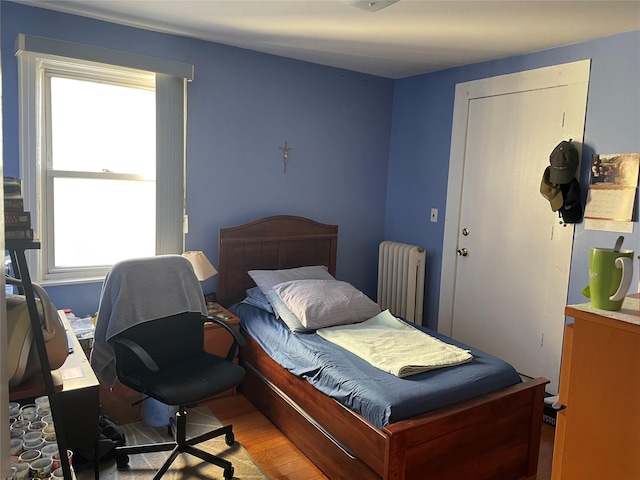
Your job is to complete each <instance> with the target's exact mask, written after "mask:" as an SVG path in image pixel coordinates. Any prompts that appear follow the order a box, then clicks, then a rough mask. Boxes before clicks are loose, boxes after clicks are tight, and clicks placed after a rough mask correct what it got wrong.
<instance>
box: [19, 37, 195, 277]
mask: <svg viewBox="0 0 640 480" xmlns="http://www.w3.org/2000/svg"><path fill="white" fill-rule="evenodd" d="M15 53H16V56H17V57H18V77H19V103H20V107H19V110H20V147H21V148H20V167H21V177H22V179H23V195H24V201H25V210H28V211H31V217H32V224H33V227H34V230H36V233H37V234H38V235H39V238H40V240H41V242H42V246H43V248H41V249H39V250H30V251H28V252H27V262H28V265H29V270H30V272H31V277H32V279H33V280H34V281H37V282H40V283H43V284H48V285H54V284H67V283H84V282H96V281H102V279H103V278H104V275H105V274H106V272H107V271H108V268H109V266H106V267H80V268H76V267H74V268H55V267H53V265H52V263H53V242H52V240H50V239H53V221H52V217H51V218H49V216H48V214H47V209H46V206H45V205H43V204H44V203H45V202H46V203H47V204H52V203H50V202H52V197H51V195H52V188H50V185H49V186H48V185H47V184H48V182H52V181H53V177H51V176H50V175H49V170H48V167H49V166H50V165H51V159H50V158H44V157H46V156H47V153H48V150H47V148H46V144H45V143H47V142H48V143H47V144H50V141H51V138H50V132H47V131H46V129H45V126H46V125H47V123H46V122H45V120H46V119H45V112H50V108H46V106H45V105H44V99H45V98H47V97H45V95H44V94H45V90H44V89H45V88H47V83H48V82H46V81H45V75H46V74H47V72H49V71H50V72H56V73H57V74H64V75H66V74H68V73H69V72H71V71H73V72H74V73H73V77H71V78H79V77H82V76H86V78H89V79H91V78H93V79H95V78H99V77H100V76H106V77H104V78H110V79H112V80H115V81H116V82H123V83H124V84H129V85H132V84H138V85H139V84H140V83H139V82H140V79H141V78H145V79H146V81H147V82H151V81H153V82H155V90H156V247H155V250H156V251H155V253H156V254H157V255H160V254H167V253H182V252H183V251H184V241H185V230H186V229H185V219H186V215H185V212H186V195H185V193H186V192H185V184H184V183H185V182H184V178H185V167H186V84H187V81H191V80H192V79H193V65H190V64H184V63H180V62H174V61H171V60H165V59H159V58H154V57H146V56H141V55H137V54H132V53H128V52H122V51H115V50H108V49H104V48H99V47H92V46H87V45H81V44H75V43H71V42H64V41H60V40H53V39H46V38H42V37H34V36H30V35H25V34H19V35H18V38H17V39H16V52H15ZM76 76H77V77H76ZM81 79H82V78H81ZM109 83H113V82H112V81H110V82H109ZM143 83H144V82H143ZM148 85H150V83H148ZM49 98H50V97H49ZM91 175H95V173H91ZM109 175H112V176H114V177H115V176H118V177H121V175H122V174H100V177H101V178H107V176H109ZM87 241H90V238H88V239H87Z"/></svg>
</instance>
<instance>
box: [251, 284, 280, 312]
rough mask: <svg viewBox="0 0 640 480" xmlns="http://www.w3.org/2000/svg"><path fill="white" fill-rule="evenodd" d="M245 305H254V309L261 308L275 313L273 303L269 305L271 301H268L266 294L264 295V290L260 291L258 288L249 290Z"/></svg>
mask: <svg viewBox="0 0 640 480" xmlns="http://www.w3.org/2000/svg"><path fill="white" fill-rule="evenodd" d="M244 303H248V304H249V305H253V306H254V307H258V308H261V309H262V310H265V311H267V312H269V313H275V312H274V311H273V307H272V306H271V303H269V300H268V299H267V297H266V296H265V294H264V293H262V290H260V289H259V288H258V287H253V288H250V289H249V290H247V297H246V298H245V299H244Z"/></svg>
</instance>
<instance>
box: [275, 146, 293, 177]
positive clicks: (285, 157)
mask: <svg viewBox="0 0 640 480" xmlns="http://www.w3.org/2000/svg"><path fill="white" fill-rule="evenodd" d="M278 148H279V149H280V150H282V155H283V161H284V173H285V174H286V173H287V163H288V162H289V152H290V151H291V150H293V148H291V147H287V142H286V141H285V142H284V147H278Z"/></svg>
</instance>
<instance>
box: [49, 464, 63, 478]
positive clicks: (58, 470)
mask: <svg viewBox="0 0 640 480" xmlns="http://www.w3.org/2000/svg"><path fill="white" fill-rule="evenodd" d="M51 478H53V479H55V480H60V479H64V472H63V471H62V468H60V467H59V468H56V469H55V470H54V471H53V472H51Z"/></svg>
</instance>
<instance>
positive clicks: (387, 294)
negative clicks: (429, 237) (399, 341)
mask: <svg viewBox="0 0 640 480" xmlns="http://www.w3.org/2000/svg"><path fill="white" fill-rule="evenodd" d="M425 257H426V252H425V249H424V247H420V246H418V245H409V244H406V243H398V242H389V241H385V242H382V243H381V244H380V250H379V258H378V305H380V308H382V309H383V310H385V309H389V311H390V312H391V313H393V314H394V315H396V316H400V317H403V318H405V319H407V320H409V321H411V322H413V323H417V324H419V325H422V304H423V300H424V272H425Z"/></svg>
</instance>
